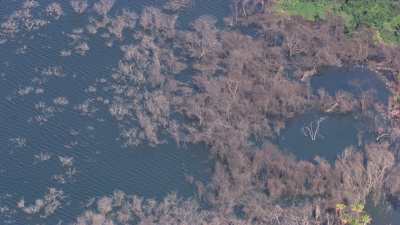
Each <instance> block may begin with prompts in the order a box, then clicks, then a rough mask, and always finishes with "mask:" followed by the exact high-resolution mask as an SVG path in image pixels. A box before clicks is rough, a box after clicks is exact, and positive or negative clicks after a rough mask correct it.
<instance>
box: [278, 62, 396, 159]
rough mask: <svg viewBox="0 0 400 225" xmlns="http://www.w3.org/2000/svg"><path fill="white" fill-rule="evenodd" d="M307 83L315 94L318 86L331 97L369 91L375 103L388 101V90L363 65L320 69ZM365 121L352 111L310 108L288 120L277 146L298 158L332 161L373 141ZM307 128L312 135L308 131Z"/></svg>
mask: <svg viewBox="0 0 400 225" xmlns="http://www.w3.org/2000/svg"><path fill="white" fill-rule="evenodd" d="M310 82H311V88H312V90H313V92H314V93H315V94H316V93H317V91H318V90H319V89H324V90H326V91H327V93H328V94H329V95H331V96H334V95H335V94H336V93H337V92H338V91H346V92H350V93H351V94H353V95H355V96H360V95H361V94H362V93H363V92H365V91H373V92H374V96H375V97H376V99H377V101H378V102H379V103H382V104H383V105H386V104H387V102H388V97H389V91H388V89H387V88H386V86H385V84H384V83H383V82H382V81H381V80H379V79H378V77H377V75H376V74H374V73H373V72H371V71H369V70H367V69H364V68H338V67H327V68H323V69H322V70H321V72H320V73H319V74H318V75H316V76H314V77H312V79H311V81H310ZM318 121H319V126H318ZM369 123H370V122H369V121H366V120H365V118H361V117H360V116H359V115H356V114H354V113H348V114H332V113H320V112H317V111H311V112H307V113H305V114H304V115H301V116H299V117H297V118H294V119H292V120H291V121H289V122H288V124H287V126H286V128H285V129H284V130H283V131H282V132H281V135H280V137H279V145H280V146H281V147H282V148H283V149H285V150H287V151H289V152H292V153H294V154H295V155H296V156H297V158H298V159H303V160H312V159H313V158H315V157H316V156H319V157H322V158H324V159H327V160H328V161H330V162H334V161H335V159H336V158H337V156H338V155H339V154H340V153H341V152H342V151H343V150H344V149H345V148H346V147H350V146H353V147H356V148H357V147H361V146H362V145H364V144H365V143H368V142H371V141H375V140H374V134H373V133H372V132H370V131H369V128H368V127H367V125H368V124H369ZM310 129H311V130H312V131H313V132H312V133H313V134H315V135H313V134H310ZM316 131H318V132H316Z"/></svg>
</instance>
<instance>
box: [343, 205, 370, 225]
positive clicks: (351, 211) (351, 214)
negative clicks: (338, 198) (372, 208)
mask: <svg viewBox="0 0 400 225" xmlns="http://www.w3.org/2000/svg"><path fill="white" fill-rule="evenodd" d="M336 211H337V212H338V214H339V218H340V220H341V222H342V223H343V224H345V225H368V224H370V223H371V221H372V220H371V217H370V216H369V215H368V214H367V213H365V211H364V204H362V203H356V204H353V205H351V206H346V205H345V204H337V205H336Z"/></svg>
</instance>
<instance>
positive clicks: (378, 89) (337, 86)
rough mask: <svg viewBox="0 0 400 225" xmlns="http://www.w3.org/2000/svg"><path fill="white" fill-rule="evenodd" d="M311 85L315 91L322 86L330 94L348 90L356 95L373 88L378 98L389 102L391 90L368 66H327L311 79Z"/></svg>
mask: <svg viewBox="0 0 400 225" xmlns="http://www.w3.org/2000/svg"><path fill="white" fill-rule="evenodd" d="M311 87H312V89H313V91H314V93H317V91H318V90H319V89H321V88H323V89H325V90H326V91H327V92H328V93H329V94H330V95H335V93H336V92H337V91H339V90H343V91H348V92H350V93H352V94H354V95H355V96H360V94H361V93H362V92H365V91H369V90H372V91H373V92H374V93H375V96H376V98H377V100H379V101H380V102H383V103H387V102H388V98H389V95H390V92H389V91H388V89H387V88H386V85H385V84H384V82H382V81H381V80H380V79H379V78H378V75H377V74H376V73H374V72H372V71H370V70H368V69H366V68H360V67H357V68H343V67H326V68H322V69H321V71H320V73H319V74H318V75H316V76H314V77H312V79H311Z"/></svg>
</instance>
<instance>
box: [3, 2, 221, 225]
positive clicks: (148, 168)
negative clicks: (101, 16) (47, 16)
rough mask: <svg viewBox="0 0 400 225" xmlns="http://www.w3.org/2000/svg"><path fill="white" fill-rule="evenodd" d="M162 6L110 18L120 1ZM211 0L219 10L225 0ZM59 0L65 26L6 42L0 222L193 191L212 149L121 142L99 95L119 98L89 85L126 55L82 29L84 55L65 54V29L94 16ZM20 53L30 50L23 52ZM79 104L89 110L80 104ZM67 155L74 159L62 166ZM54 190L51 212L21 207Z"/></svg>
mask: <svg viewBox="0 0 400 225" xmlns="http://www.w3.org/2000/svg"><path fill="white" fill-rule="evenodd" d="M50 2H52V1H47V0H46V1H40V4H41V5H42V6H46V4H48V3H50ZM92 2H94V1H92ZM164 2H165V1H161V0H160V1H158V0H155V1H149V0H139V1H137V0H135V1H131V0H124V1H117V3H116V5H115V6H114V7H113V10H112V11H111V12H110V14H113V13H116V12H118V11H119V10H121V9H122V7H127V8H130V9H133V10H135V11H136V12H137V13H138V14H139V13H140V10H141V9H142V8H143V7H144V6H151V5H155V6H158V5H162V4H163V3H164ZM210 2H212V4H211V5H210V6H209V7H212V5H214V4H216V2H218V1H210ZM222 2H223V1H220V2H219V3H218V4H221V3H222ZM204 3H205V2H203V1H196V5H195V6H196V7H199V8H198V9H199V10H198V11H196V10H195V9H193V10H192V11H195V12H197V13H193V12H192V13H189V12H188V13H187V14H186V15H184V16H183V19H182V20H180V22H181V23H184V22H186V23H187V24H188V23H190V22H191V21H192V20H194V19H195V18H197V17H198V16H200V15H202V14H204V13H206V12H207V11H210V8H207V5H205V4H204ZM4 4H5V3H4V2H3V1H1V3H0V18H3V17H5V16H7V15H9V14H11V13H12V12H13V10H15V9H16V8H17V7H18V6H20V5H21V4H22V1H14V2H13V1H10V4H8V3H7V4H6V5H4ZM62 5H63V8H64V13H65V14H66V15H65V16H64V17H63V18H62V19H61V20H60V21H59V22H56V23H52V24H50V25H49V26H48V27H46V28H44V29H40V30H38V31H33V32H31V33H29V34H27V35H20V36H17V37H16V38H15V39H10V40H9V41H8V42H7V43H5V44H2V45H0V182H1V185H0V208H1V211H3V213H0V221H1V222H0V224H13V225H22V224H24V225H28V224H57V223H58V222H60V221H62V224H68V223H70V222H72V220H73V219H74V218H76V216H78V215H79V214H80V213H82V211H83V210H84V207H85V205H86V204H87V203H88V202H89V200H91V199H93V198H97V197H101V196H104V195H110V194H112V193H113V191H115V190H121V191H124V192H126V193H130V194H137V195H140V196H142V197H145V198H156V199H161V198H163V197H164V196H165V195H167V194H168V193H171V192H177V193H178V195H179V196H181V197H185V198H187V197H191V196H193V194H194V191H195V187H194V185H193V184H190V183H189V182H188V181H187V176H193V177H194V178H195V179H197V180H199V181H203V182H207V180H208V179H209V177H210V173H211V167H212V164H211V163H210V160H209V158H208V152H207V147H206V146H203V145H188V146H177V145H176V144H175V143H174V141H172V140H169V141H168V142H167V143H165V144H161V145H158V146H156V147H151V146H149V145H146V144H142V145H139V146H137V147H124V146H123V143H122V142H121V141H120V140H119V138H118V137H119V134H120V130H119V128H118V125H117V122H116V121H115V120H114V119H113V118H112V117H111V115H110V114H109V112H108V108H107V106H105V105H104V104H103V103H101V101H98V100H97V97H100V96H101V95H102V96H101V97H103V98H104V99H103V100H111V98H112V96H106V95H105V94H104V93H102V90H98V91H97V92H96V93H90V91H88V87H90V85H92V84H94V83H96V81H98V80H99V79H101V78H108V77H110V75H111V74H112V72H113V68H116V67H117V65H118V59H119V58H121V56H122V55H121V52H120V49H119V46H118V45H115V46H113V47H107V46H105V44H104V40H103V39H102V38H100V37H98V36H94V35H93V36H87V35H86V34H85V35H84V36H85V41H87V43H88V45H89V46H90V50H89V51H88V52H87V54H86V55H85V56H80V55H76V54H73V55H72V56H70V57H62V56H60V51H61V50H64V49H71V43H72V42H71V39H70V38H69V37H68V36H67V35H66V34H68V33H72V31H73V30H74V29H76V28H83V27H84V26H85V25H86V23H87V16H86V15H81V16H78V15H77V14H75V13H74V12H73V11H72V9H71V8H70V6H69V3H68V1H65V2H64V1H63V2H62ZM211 12H212V11H211ZM222 13H225V14H224V15H222ZM214 15H215V16H218V17H219V18H220V19H222V16H225V15H226V11H224V10H222V9H221V10H217V11H215V14H214ZM23 46H25V47H24V48H21V47H23ZM17 49H23V51H24V52H25V53H24V54H17V53H16V52H17ZM52 67H59V68H60V70H61V75H60V76H58V75H43V73H42V71H43V70H46V69H48V68H52ZM58 97H65V98H66V99H67V100H68V104H66V105H58V104H55V103H54V100H55V99H56V98H58ZM85 103H86V104H85ZM82 105H84V106H87V107H88V111H89V112H87V113H82V111H81V110H78V108H79V106H82ZM40 156H42V159H40ZM64 159H65V160H71V162H72V163H71V164H68V163H67V162H66V164H63V161H62V160H64ZM64 162H65V161H64ZM48 188H56V189H57V190H62V191H63V193H64V199H63V200H62V206H61V207H60V208H59V209H57V210H56V212H55V213H54V214H53V215H51V216H49V217H48V218H40V216H39V215H27V214H25V213H23V212H22V211H21V210H20V209H17V207H16V206H17V202H18V201H20V200H21V199H24V200H25V202H26V203H25V205H32V204H34V203H35V200H36V199H39V198H43V196H44V194H45V193H46V192H47V189H48Z"/></svg>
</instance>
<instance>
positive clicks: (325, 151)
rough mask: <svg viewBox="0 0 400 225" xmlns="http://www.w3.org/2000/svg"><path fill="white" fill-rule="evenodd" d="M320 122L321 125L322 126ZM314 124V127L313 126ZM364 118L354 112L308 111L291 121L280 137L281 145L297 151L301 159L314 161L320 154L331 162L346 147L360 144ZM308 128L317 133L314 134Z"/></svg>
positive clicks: (294, 151) (286, 148)
mask: <svg viewBox="0 0 400 225" xmlns="http://www.w3.org/2000/svg"><path fill="white" fill-rule="evenodd" d="M318 121H320V125H319V128H318ZM311 126H312V127H311ZM360 126H361V123H360V121H357V120H355V119H354V118H353V117H352V116H351V115H324V114H319V113H315V112H311V113H307V114H305V115H304V116H301V117H300V118H295V119H293V120H292V121H289V123H288V124H287V127H286V128H285V129H284V130H283V132H282V133H281V135H280V138H279V145H280V146H281V147H282V148H283V149H285V150H287V151H289V152H292V153H294V154H295V155H296V156H297V158H298V159H302V160H312V159H314V158H315V157H316V156H320V157H322V158H324V159H326V160H328V161H330V162H333V161H335V159H336V158H337V155H338V154H340V152H342V151H343V150H344V149H345V148H346V147H350V146H354V147H358V146H359V140H358V130H359V128H360ZM308 128H311V129H313V130H314V131H316V130H317V129H318V132H317V134H316V135H315V138H314V135H310V134H309V131H308V130H307V129H308Z"/></svg>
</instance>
